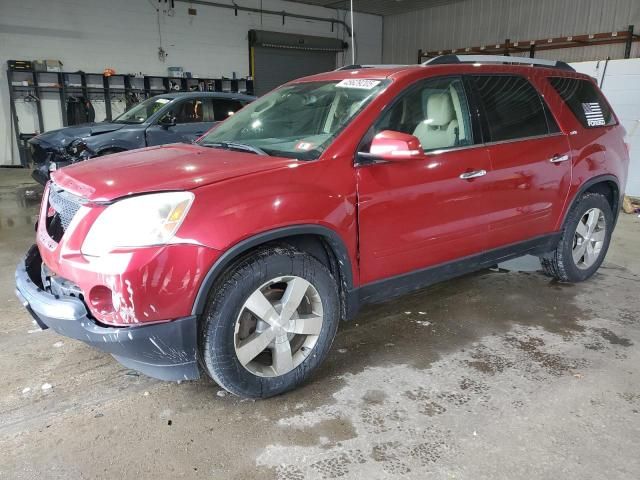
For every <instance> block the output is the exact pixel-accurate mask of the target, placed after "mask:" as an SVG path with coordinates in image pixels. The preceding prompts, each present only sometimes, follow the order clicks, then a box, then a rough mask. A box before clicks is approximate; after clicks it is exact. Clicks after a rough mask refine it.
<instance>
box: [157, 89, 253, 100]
mask: <svg viewBox="0 0 640 480" xmlns="http://www.w3.org/2000/svg"><path fill="white" fill-rule="evenodd" d="M154 97H162V98H192V97H212V98H231V99H240V100H249V101H253V100H255V99H256V97H254V96H252V95H246V94H244V93H232V92H200V91H194V92H171V93H161V94H160V95H155V96H154Z"/></svg>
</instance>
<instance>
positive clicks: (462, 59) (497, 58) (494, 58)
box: [422, 55, 575, 72]
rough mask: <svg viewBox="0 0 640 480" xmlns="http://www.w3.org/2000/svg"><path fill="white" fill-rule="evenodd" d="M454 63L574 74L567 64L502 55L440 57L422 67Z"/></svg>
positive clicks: (428, 61) (424, 63)
mask: <svg viewBox="0 0 640 480" xmlns="http://www.w3.org/2000/svg"><path fill="white" fill-rule="evenodd" d="M454 63H515V64H520V65H532V66H536V67H547V68H559V69H561V70H569V71H571V72H575V70H574V68H573V67H572V66H570V65H569V64H568V63H565V62H559V61H556V60H544V59H542V58H528V57H510V56H509V57H508V56H502V55H440V56H439V57H434V58H431V59H429V60H427V61H426V62H423V63H422V65H425V66H426V65H450V64H454Z"/></svg>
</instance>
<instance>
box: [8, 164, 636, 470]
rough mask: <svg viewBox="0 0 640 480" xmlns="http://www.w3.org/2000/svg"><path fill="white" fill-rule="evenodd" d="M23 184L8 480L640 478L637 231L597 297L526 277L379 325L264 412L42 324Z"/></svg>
mask: <svg viewBox="0 0 640 480" xmlns="http://www.w3.org/2000/svg"><path fill="white" fill-rule="evenodd" d="M26 173H27V172H24V171H16V170H0V267H1V271H0V272H1V273H0V330H1V335H0V378H1V379H2V381H1V382H0V452H2V454H0V478H10V479H32V478H33V479H35V478H37V479H50V478H53V479H57V478H60V479H65V480H66V479H85V478H86V479H98V478H104V479H114V478H122V479H128V478H135V479H143V478H154V479H164V478H196V479H199V478H203V479H205V478H206V479H231V478H238V479H253V478H260V479H270V478H276V479H281V480H299V479H306V478H309V479H324V478H342V479H365V478H366V479H378V478H379V479H384V478H407V479H424V478H442V479H473V480H478V479H492V480H495V479H509V480H512V479H515V478H523V479H524V478H526V479H550V478H562V479H563V480H566V479H598V480H601V479H603V478H607V479H632V478H640V456H638V451H639V450H640V350H639V348H638V345H640V320H639V317H638V314H639V313H638V312H639V311H640V308H639V307H640V297H639V292H640V276H639V274H640V256H639V255H638V253H639V252H640V249H639V245H640V235H639V233H640V219H638V218H637V217H636V216H635V215H624V214H622V216H621V218H620V222H619V224H618V228H617V230H616V233H615V237H614V242H613V245H612V247H611V250H610V252H609V255H608V257H607V259H606V263H605V264H604V266H603V268H602V269H601V270H600V272H599V273H598V274H597V275H596V276H595V277H594V278H593V279H592V280H590V281H588V282H586V283H583V284H580V285H563V284H558V283H555V282H552V281H550V280H549V279H548V278H546V277H544V276H543V275H541V274H540V273H537V272H535V271H531V270H535V266H536V264H535V263H534V262H531V259H528V260H527V261H524V262H516V263H515V264H513V263H512V264H511V265H507V267H508V269H496V270H495V271H491V270H487V271H483V272H480V273H477V274H474V275H468V276H466V277H463V278H460V279H457V280H454V281H450V282H446V283H444V284H440V285H437V286H434V287H433V288H430V289H427V290H424V291H422V292H419V293H416V294H414V295H411V296H408V297H404V298H402V299H400V300H398V301H394V302H391V303H387V304H385V305H380V306H375V307H370V308H367V309H366V310H365V311H364V312H362V314H361V315H360V316H359V317H358V318H357V319H356V320H355V321H354V322H352V323H350V324H345V325H343V326H342V328H341V330H340V331H339V332H338V337H337V339H336V342H335V345H334V348H333V350H332V353H331V355H330V358H329V359H328V361H327V362H326V363H325V365H324V366H323V367H322V368H321V370H320V371H319V372H318V374H317V375H315V377H314V378H313V380H312V382H310V383H309V384H308V385H306V386H305V387H303V388H301V389H300V390H298V391H296V392H293V393H291V394H288V395H285V396H282V397H279V398H274V399H271V400H267V401H258V402H254V401H246V400H240V399H238V398H235V397H232V396H230V395H224V393H223V392H221V391H220V389H219V388H218V387H217V386H216V385H215V384H214V383H212V382H210V381H207V380H202V381H199V382H189V383H183V384H181V385H178V384H172V383H163V382H160V381H156V380H152V379H149V378H146V377H144V376H139V375H137V374H135V373H134V372H131V371H129V370H127V369H125V368H123V367H121V366H119V365H118V364H117V363H116V362H115V361H114V360H113V359H112V358H111V357H110V356H108V355H105V354H102V353H100V352H98V351H96V350H93V349H91V348H88V347H86V346H84V345H83V344H82V343H80V342H76V341H72V340H67V339H65V338H62V337H60V336H57V335H56V334H54V333H51V332H48V331H46V332H43V331H39V330H38V329H37V327H36V326H34V325H33V324H32V321H31V319H30V318H29V317H28V315H27V314H26V312H25V311H24V310H23V309H22V307H21V305H20V304H19V303H18V301H17V300H16V298H15V297H14V295H13V270H14V266H15V264H16V263H17V261H18V259H19V257H20V256H21V255H22V254H23V252H24V251H25V250H26V249H27V247H28V246H29V245H30V244H31V243H32V242H33V237H34V234H33V221H34V214H35V213H36V211H37V207H38V199H37V197H38V190H37V189H35V188H34V186H33V185H32V184H31V183H30V181H29V180H28V176H27V174H26ZM532 265H533V268H531V267H532ZM517 270H521V271H517ZM522 270H524V271H522ZM47 385H50V388H46V387H47Z"/></svg>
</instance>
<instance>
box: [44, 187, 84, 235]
mask: <svg viewBox="0 0 640 480" xmlns="http://www.w3.org/2000/svg"><path fill="white" fill-rule="evenodd" d="M82 203H83V201H82V199H81V198H80V197H78V196H76V195H73V194H72V193H69V192H67V191H66V190H64V189H62V188H60V187H58V186H57V185H55V184H53V183H52V184H51V186H50V187H49V202H48V205H49V208H48V210H47V232H48V233H49V236H50V237H51V238H52V239H53V240H54V241H56V242H59V241H60V240H61V239H62V235H64V232H65V231H66V230H67V228H69V225H71V221H72V220H73V217H75V216H76V213H78V210H80V207H81V206H82Z"/></svg>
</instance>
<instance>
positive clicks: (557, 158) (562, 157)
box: [549, 154, 569, 163]
mask: <svg viewBox="0 0 640 480" xmlns="http://www.w3.org/2000/svg"><path fill="white" fill-rule="evenodd" d="M567 160H569V155H557V154H556V155H554V156H553V157H551V158H550V159H549V161H550V162H551V163H562V162H566V161H567Z"/></svg>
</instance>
